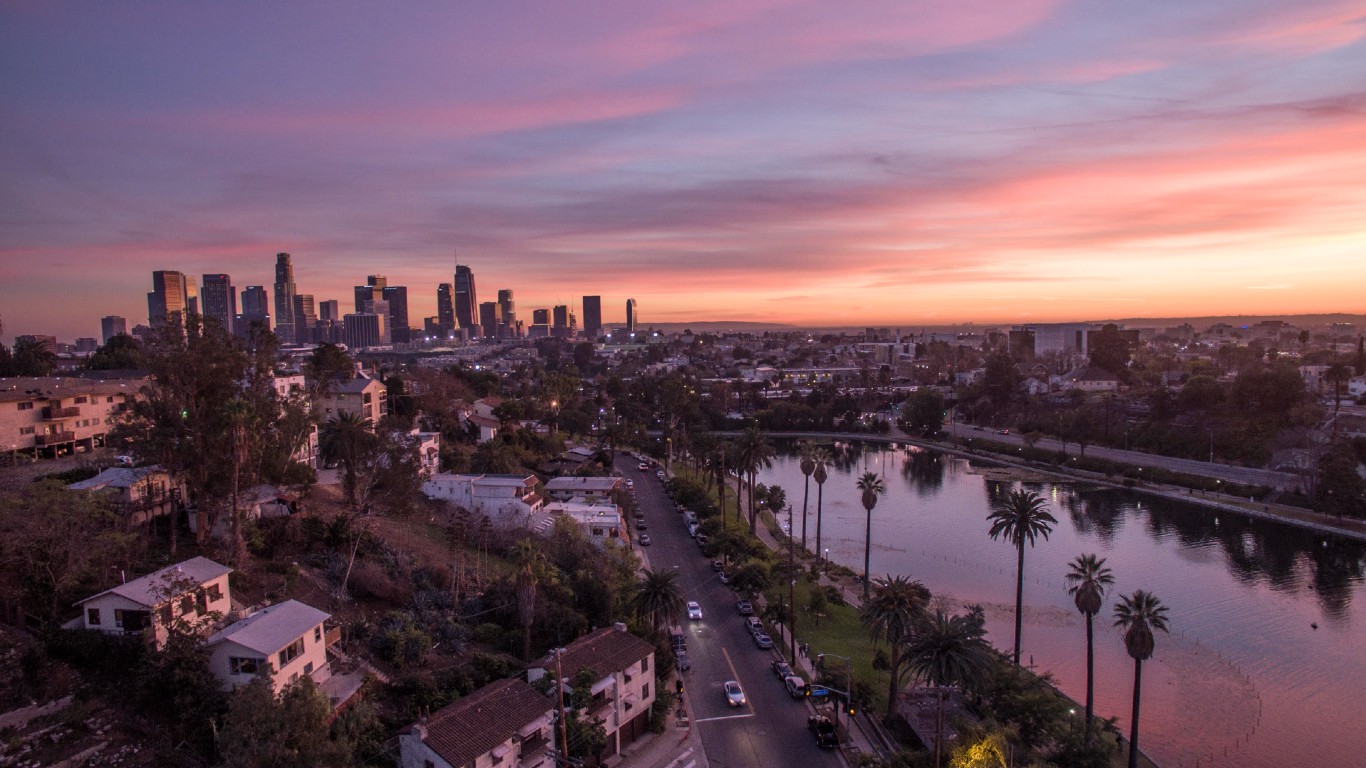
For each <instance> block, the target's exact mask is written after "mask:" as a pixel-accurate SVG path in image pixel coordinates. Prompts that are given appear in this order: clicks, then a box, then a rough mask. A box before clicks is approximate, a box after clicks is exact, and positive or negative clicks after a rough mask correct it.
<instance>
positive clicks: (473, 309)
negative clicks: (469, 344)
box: [455, 264, 489, 334]
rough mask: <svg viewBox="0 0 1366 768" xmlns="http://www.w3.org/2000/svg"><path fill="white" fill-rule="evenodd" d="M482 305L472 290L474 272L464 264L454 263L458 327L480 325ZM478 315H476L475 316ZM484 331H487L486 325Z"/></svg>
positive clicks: (456, 320)
mask: <svg viewBox="0 0 1366 768" xmlns="http://www.w3.org/2000/svg"><path fill="white" fill-rule="evenodd" d="M482 313H483V307H482V306H481V305H480V304H479V299H478V298H477V296H476V295H475V292H474V272H472V271H470V268H469V267H467V266H465V265H464V264H456V265H455V322H456V324H457V326H458V327H460V328H472V327H474V326H476V325H480V323H479V322H478V321H479V316H482ZM477 315H478V316H477ZM484 333H485V334H487V333H489V330H488V328H487V327H485V329H484Z"/></svg>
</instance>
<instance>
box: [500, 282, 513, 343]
mask: <svg viewBox="0 0 1366 768" xmlns="http://www.w3.org/2000/svg"><path fill="white" fill-rule="evenodd" d="M498 312H499V314H500V316H501V318H502V325H501V326H500V327H499V328H498V337H499V338H508V339H513V338H516V337H517V302H515V301H513V299H512V289H511V288H503V289H501V290H499V291H498Z"/></svg>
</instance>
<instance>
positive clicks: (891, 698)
mask: <svg viewBox="0 0 1366 768" xmlns="http://www.w3.org/2000/svg"><path fill="white" fill-rule="evenodd" d="M891 645H892V659H891V663H890V664H888V665H887V666H888V668H889V669H888V671H890V672H891V673H892V679H891V680H890V681H889V682H888V683H887V719H888V720H891V719H892V716H893V715H895V714H896V695H897V693H898V691H897V685H896V679H897V676H898V674H897V673H899V672H900V671H901V648H900V645H899V644H898V643H892V644H891Z"/></svg>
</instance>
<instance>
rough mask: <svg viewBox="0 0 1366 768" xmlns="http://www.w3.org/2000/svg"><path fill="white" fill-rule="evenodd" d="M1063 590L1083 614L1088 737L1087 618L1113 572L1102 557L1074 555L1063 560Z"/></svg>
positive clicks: (1090, 655) (1091, 672) (1091, 697)
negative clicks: (1065, 577) (1064, 578)
mask: <svg viewBox="0 0 1366 768" xmlns="http://www.w3.org/2000/svg"><path fill="white" fill-rule="evenodd" d="M1067 568H1068V571H1067V584H1068V587H1067V594H1069V595H1071V596H1072V598H1073V599H1074V600H1075V601H1076V603H1077V610H1078V611H1081V613H1082V615H1083V616H1085V617H1086V740H1087V741H1088V742H1089V741H1090V740H1091V728H1092V722H1091V718H1092V712H1093V711H1094V703H1095V682H1096V653H1095V646H1094V645H1093V643H1092V630H1091V619H1092V618H1094V617H1095V615H1096V614H1097V613H1100V606H1101V604H1102V603H1103V602H1104V601H1105V590H1106V588H1107V587H1109V586H1110V585H1112V584H1114V583H1115V577H1114V574H1113V573H1111V572H1110V569H1109V568H1106V567H1105V558H1103V557H1096V556H1095V555H1092V554H1087V555H1077V557H1076V559H1075V560H1073V561H1072V562H1070V563H1068V564H1067Z"/></svg>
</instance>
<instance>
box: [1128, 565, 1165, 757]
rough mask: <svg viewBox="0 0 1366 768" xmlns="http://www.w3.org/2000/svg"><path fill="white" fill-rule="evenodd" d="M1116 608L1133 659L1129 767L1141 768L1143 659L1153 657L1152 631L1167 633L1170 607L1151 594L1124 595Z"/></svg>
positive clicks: (1130, 656) (1141, 592)
mask: <svg viewBox="0 0 1366 768" xmlns="http://www.w3.org/2000/svg"><path fill="white" fill-rule="evenodd" d="M1119 600H1120V602H1119V605H1116V606H1115V626H1116V627H1120V628H1122V629H1124V630H1125V631H1124V647H1125V649H1127V650H1128V651H1129V658H1131V659H1133V660H1134V710H1133V715H1132V719H1131V721H1130V723H1129V768H1137V766H1138V704H1139V699H1140V695H1141V693H1142V684H1143V660H1144V659H1148V658H1151V657H1152V655H1153V645H1154V641H1153V630H1155V629H1160V630H1162V631H1163V632H1166V631H1167V607H1166V606H1165V605H1163V604H1162V601H1161V600H1158V599H1157V598H1156V597H1155V596H1153V595H1152V594H1151V593H1149V592H1145V591H1143V590H1141V589H1140V590H1137V591H1135V592H1134V593H1133V595H1122V596H1120V598H1119Z"/></svg>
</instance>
